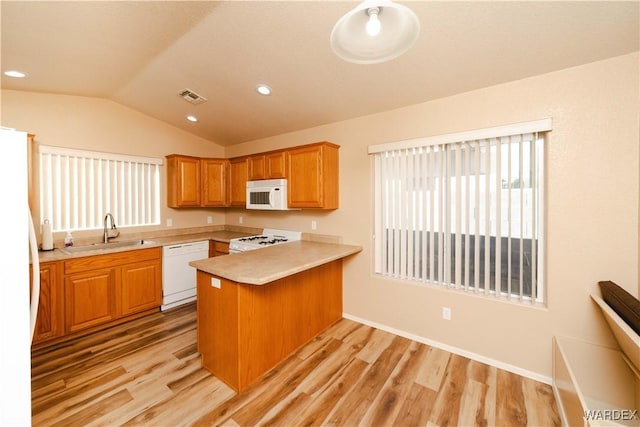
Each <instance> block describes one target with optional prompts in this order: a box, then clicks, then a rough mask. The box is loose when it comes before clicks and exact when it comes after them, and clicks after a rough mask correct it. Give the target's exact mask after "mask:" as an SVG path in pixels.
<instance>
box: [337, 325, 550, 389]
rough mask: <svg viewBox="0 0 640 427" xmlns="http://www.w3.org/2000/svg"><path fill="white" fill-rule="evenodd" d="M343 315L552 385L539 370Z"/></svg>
mask: <svg viewBox="0 0 640 427" xmlns="http://www.w3.org/2000/svg"><path fill="white" fill-rule="evenodd" d="M342 317H344V318H345V319H349V320H353V321H354V322H358V323H362V324H363V325H367V326H371V327H372V328H376V329H380V330H382V331H385V332H389V333H392V334H395V335H398V336H401V337H404V338H408V339H410V340H413V341H417V342H419V343H422V344H426V345H429V346H432V347H436V348H439V349H441V350H445V351H448V352H450V353H453V354H457V355H458V356H463V357H466V358H468V359H471V360H475V361H476V362H481V363H485V364H487V365H489V366H494V367H496V368H499V369H503V370H505V371H508V372H512V373H514V374H518V375H520V376H523V377H526V378H530V379H532V380H535V381H539V382H541V383H544V384H549V385H551V377H548V376H545V375H541V374H539V373H537V372H532V371H529V370H527V369H523V368H521V367H519V366H515V365H511V364H509V363H504V362H501V361H499V360H495V359H491V358H489V357H485V356H482V355H480V354H477V353H473V352H470V351H467V350H463V349H461V348H458V347H453V346H450V345H447V344H443V343H441V342H438V341H434V340H430V339H428V338H425V337H421V336H419V335H415V334H411V333H409V332H406V331H402V330H400V329H395V328H392V327H391V326H387V325H384V324H382V323H377V322H372V321H370V320H367V319H363V318H361V317H357V316H353V315H351V314H349V313H342Z"/></svg>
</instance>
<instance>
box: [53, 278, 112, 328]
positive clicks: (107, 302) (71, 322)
mask: <svg viewBox="0 0 640 427" xmlns="http://www.w3.org/2000/svg"><path fill="white" fill-rule="evenodd" d="M116 273H117V272H116V269H115V268H106V269H101V270H94V271H90V272H86V273H79V274H73V275H70V276H67V277H65V280H64V282H65V283H64V301H65V332H75V331H78V330H80V329H85V328H88V327H91V326H96V325H98V324H101V323H105V322H109V321H111V320H113V319H115V318H116V316H117V314H116Z"/></svg>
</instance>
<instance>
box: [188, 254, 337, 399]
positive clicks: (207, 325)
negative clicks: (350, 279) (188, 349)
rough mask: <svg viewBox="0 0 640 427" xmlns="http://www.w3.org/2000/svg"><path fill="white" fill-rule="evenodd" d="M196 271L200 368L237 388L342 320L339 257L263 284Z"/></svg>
mask: <svg viewBox="0 0 640 427" xmlns="http://www.w3.org/2000/svg"><path fill="white" fill-rule="evenodd" d="M212 278H215V277H214V276H212V275H210V274H208V273H205V272H202V271H198V273H197V282H198V299H197V319H198V333H197V334H198V335H197V336H198V351H199V352H200V353H201V354H202V366H203V367H204V368H206V369H207V370H209V371H210V372H212V373H213V374H214V375H215V376H216V377H218V378H219V379H220V380H222V381H224V382H225V383H227V384H228V385H229V386H230V387H231V388H233V389H234V390H236V391H242V390H244V389H246V388H247V387H248V386H249V385H251V384H252V383H254V382H255V381H257V380H258V379H259V378H260V377H261V376H262V375H264V374H265V373H266V372H267V371H268V370H270V369H271V368H273V367H274V366H276V365H277V364H278V363H280V362H281V361H282V360H284V359H285V358H286V357H287V356H288V355H290V354H291V353H293V352H294V351H295V350H296V349H298V348H299V347H301V346H303V345H304V344H306V343H307V342H308V341H310V340H311V339H312V338H313V337H315V336H316V335H317V334H319V333H320V332H322V331H323V330H324V329H326V328H328V327H329V326H330V325H332V324H333V323H334V322H336V321H337V320H339V319H340V318H342V260H336V261H332V262H329V263H327V264H323V265H320V266H318V267H314V268H311V269H309V270H305V271H302V272H300V273H297V274H294V275H291V276H288V277H284V278H282V279H279V280H275V281H273V282H271V283H268V284H265V285H249V284H244V283H238V282H234V281H231V280H227V279H224V278H215V279H218V280H219V281H220V286H219V287H215V286H212Z"/></svg>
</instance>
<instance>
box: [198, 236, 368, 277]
mask: <svg viewBox="0 0 640 427" xmlns="http://www.w3.org/2000/svg"><path fill="white" fill-rule="evenodd" d="M361 250H362V247H361V246H354V245H343V244H336V243H320V242H312V241H306V240H301V241H297V242H290V243H284V244H280V245H275V246H270V247H267V248H262V249H256V250H253V251H247V252H241V253H237V254H233V255H229V256H221V257H214V258H208V259H202V260H197V261H191V262H190V263H189V265H191V266H192V267H195V268H197V269H198V270H201V271H204V272H205V273H209V274H212V275H214V276H218V277H223V278H225V279H228V280H232V281H234V282H238V283H246V284H250V285H264V284H266V283H269V282H273V281H274V280H278V279H281V278H283V277H287V276H290V275H292V274H295V273H299V272H301V271H304V270H308V269H310V268H313V267H317V266H319V265H322V264H326V263H328V262H331V261H335V260H337V259H340V258H344V257H346V256H349V255H352V254H355V253H358V252H360V251H361Z"/></svg>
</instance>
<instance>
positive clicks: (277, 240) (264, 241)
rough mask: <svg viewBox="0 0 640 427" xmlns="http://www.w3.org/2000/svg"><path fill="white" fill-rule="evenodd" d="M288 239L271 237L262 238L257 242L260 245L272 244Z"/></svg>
mask: <svg viewBox="0 0 640 427" xmlns="http://www.w3.org/2000/svg"><path fill="white" fill-rule="evenodd" d="M287 241H289V239H286V238H283V237H282V238H273V239H271V240H263V241H261V242H258V244H260V245H274V244H276V243H282V242H287Z"/></svg>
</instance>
